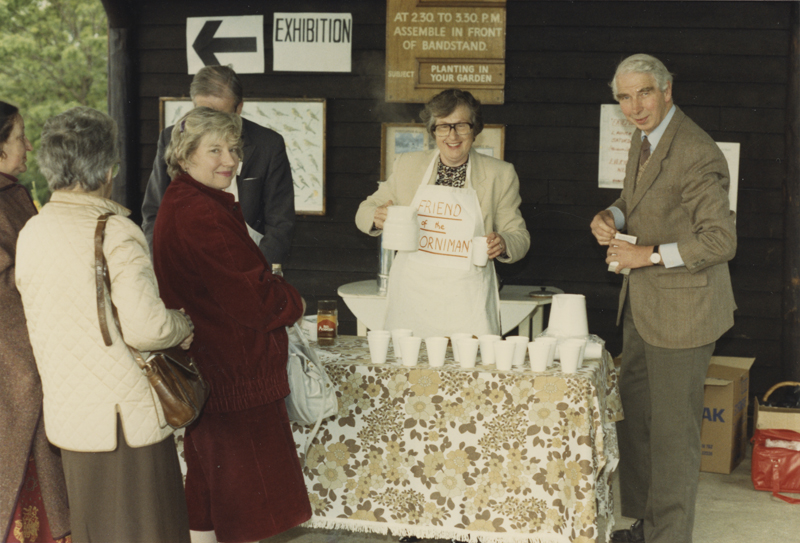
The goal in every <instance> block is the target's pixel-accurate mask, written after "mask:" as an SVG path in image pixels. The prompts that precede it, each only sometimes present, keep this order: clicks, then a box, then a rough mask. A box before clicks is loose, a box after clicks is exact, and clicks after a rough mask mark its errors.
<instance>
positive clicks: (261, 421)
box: [184, 399, 311, 543]
mask: <svg viewBox="0 0 800 543" xmlns="http://www.w3.org/2000/svg"><path fill="white" fill-rule="evenodd" d="M184 453H185V455H186V467H187V473H186V502H187V504H188V507H189V525H190V527H191V529H192V530H198V531H206V530H214V532H215V533H216V536H217V540H218V541H223V542H225V543H237V542H242V541H260V540H262V539H266V538H268V537H271V536H273V535H275V534H278V533H281V532H283V531H286V530H288V529H289V528H293V527H294V526H297V525H298V524H301V523H303V522H305V521H307V520H308V519H309V518H311V504H310V503H309V501H308V493H307V492H306V485H305V481H304V480H303V472H302V471H301V468H300V461H299V460H298V458H297V451H296V449H295V445H294V439H293V438H292V429H291V426H290V425H289V417H288V416H287V415H286V404H285V403H284V401H283V400H282V399H281V400H278V401H275V402H272V403H270V404H267V405H261V406H258V407H253V408H251V409H246V410H244V411H235V412H232V413H207V412H206V413H203V414H202V415H201V416H200V419H199V420H198V421H197V423H195V424H194V425H193V426H191V427H190V428H188V429H187V431H186V438H185V441H184Z"/></svg>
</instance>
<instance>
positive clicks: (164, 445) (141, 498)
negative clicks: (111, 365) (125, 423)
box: [61, 416, 190, 543]
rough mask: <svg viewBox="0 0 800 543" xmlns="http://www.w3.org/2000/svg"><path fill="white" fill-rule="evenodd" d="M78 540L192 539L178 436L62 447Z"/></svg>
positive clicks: (146, 542)
mask: <svg viewBox="0 0 800 543" xmlns="http://www.w3.org/2000/svg"><path fill="white" fill-rule="evenodd" d="M61 457H62V462H63V464H64V475H65V477H66V480H67V495H68V497H69V506H70V522H71V524H72V541H73V543H84V542H86V543H90V542H97V543H108V542H110V541H114V542H119V543H189V541H190V538H189V520H188V516H187V513H186V500H185V498H184V493H183V485H182V481H181V469H180V465H179V463H178V455H177V453H176V451H175V440H174V439H172V437H171V436H170V437H168V438H167V439H165V440H164V441H162V442H160V443H155V444H153V445H148V446H146V447H137V448H131V447H129V446H128V444H127V443H126V442H125V437H124V436H123V433H122V424H121V423H120V419H119V416H118V417H117V450H115V451H111V452H75V451H67V450H62V452H61Z"/></svg>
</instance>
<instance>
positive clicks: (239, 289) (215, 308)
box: [153, 107, 311, 543]
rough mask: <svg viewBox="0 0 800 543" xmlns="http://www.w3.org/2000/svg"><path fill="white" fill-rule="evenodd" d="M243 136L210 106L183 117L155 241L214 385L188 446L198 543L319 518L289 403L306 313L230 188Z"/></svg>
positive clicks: (171, 298) (249, 537) (165, 291)
mask: <svg viewBox="0 0 800 543" xmlns="http://www.w3.org/2000/svg"><path fill="white" fill-rule="evenodd" d="M240 134H241V119H240V118H239V117H238V116H237V115H235V114H229V113H223V112H219V111H214V110H212V109H209V108H205V107H200V108H196V109H194V110H192V111H190V112H189V113H188V114H187V115H185V116H184V117H183V119H181V121H179V122H178V124H177V125H176V126H175V129H174V130H173V133H172V141H171V142H170V146H169V149H168V150H167V154H166V161H167V169H168V172H169V174H170V175H171V176H172V177H173V180H172V182H171V183H170V185H169V188H168V189H167V191H166V193H165V194H164V199H163V201H162V202H161V207H160V209H159V211H158V217H157V219H156V223H155V230H154V234H153V259H154V263H155V270H156V276H157V277H158V282H159V287H160V289H161V295H162V297H163V299H164V301H165V302H166V303H167V306H168V307H174V308H181V307H183V308H185V309H186V312H187V313H188V314H189V315H190V316H191V318H192V321H193V322H194V324H195V341H194V343H193V345H192V349H191V353H192V354H193V355H194V357H195V359H196V360H197V363H198V365H199V366H200V370H201V372H202V373H203V375H204V377H205V378H206V379H207V380H208V382H209V383H210V385H211V394H210V396H209V399H208V403H207V404H206V406H205V408H204V411H203V414H202V416H201V417H200V419H199V420H198V422H197V423H195V424H194V425H193V426H191V427H190V428H188V429H187V431H186V437H185V442H184V448H185V454H186V464H187V475H186V501H187V504H188V506H189V525H190V527H191V529H192V531H193V540H194V541H200V540H203V541H209V540H213V536H215V537H216V539H217V540H218V541H222V542H224V543H239V542H246V541H259V540H261V539H266V538H267V537H270V536H273V535H275V534H277V533H280V532H282V531H285V530H287V529H289V528H292V527H294V526H296V525H298V524H300V523H302V522H305V521H306V520H308V519H309V518H310V517H311V506H310V504H309V501H308V494H307V493H306V488H305V483H304V481H303V474H302V471H301V468H300V463H299V460H298V457H297V452H296V450H295V444H294V440H293V438H292V432H291V427H290V425H289V419H288V417H287V415H286V406H285V404H284V401H283V398H284V397H286V396H287V395H288V394H289V384H288V381H287V376H286V360H287V341H288V340H287V336H286V330H285V326H287V325H291V324H292V323H293V322H295V321H297V319H299V318H300V317H301V316H302V312H303V306H302V301H301V298H300V295H299V294H298V292H297V291H296V290H295V289H294V287H292V286H291V285H289V284H288V283H286V281H284V279H283V278H282V277H277V276H274V275H272V273H271V271H270V265H269V263H268V262H267V261H266V259H265V258H264V255H263V254H262V253H261V251H260V250H259V249H258V246H256V244H255V243H254V242H253V241H252V240H251V239H250V236H249V234H248V232H247V226H246V225H245V221H244V218H243V216H242V211H241V208H240V206H239V204H238V202H236V201H235V198H234V196H232V195H231V194H229V193H227V192H224V190H223V189H225V188H227V187H228V186H229V185H230V184H231V182H234V180H235V177H236V172H237V167H238V165H239V157H240V156H241V139H240ZM212 530H213V533H209V532H210V531H212ZM195 532H207V533H206V534H199V533H195Z"/></svg>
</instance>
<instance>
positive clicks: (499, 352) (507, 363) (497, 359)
mask: <svg viewBox="0 0 800 543" xmlns="http://www.w3.org/2000/svg"><path fill="white" fill-rule="evenodd" d="M515 349H516V346H515V345H514V344H513V343H512V342H510V341H505V340H500V341H495V342H494V363H495V365H496V366H497V369H498V370H503V371H508V370H510V369H511V365H512V363H513V362H514V350H515Z"/></svg>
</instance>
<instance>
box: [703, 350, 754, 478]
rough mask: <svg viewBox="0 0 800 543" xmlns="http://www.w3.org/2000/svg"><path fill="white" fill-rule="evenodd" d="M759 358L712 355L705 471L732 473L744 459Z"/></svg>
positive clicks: (705, 413) (706, 410) (706, 406)
mask: <svg viewBox="0 0 800 543" xmlns="http://www.w3.org/2000/svg"><path fill="white" fill-rule="evenodd" d="M755 360H756V359H755V358H737V357H728V356H712V357H711V365H710V366H709V367H708V374H707V376H706V386H705V398H704V403H703V428H702V435H701V452H702V459H701V463H700V470H701V471H708V472H712V473H730V472H731V471H733V470H734V468H736V466H738V465H739V463H740V462H741V461H742V460H743V459H744V456H745V452H746V451H747V401H748V396H749V390H750V386H749V385H750V366H752V365H753V362H755Z"/></svg>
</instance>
